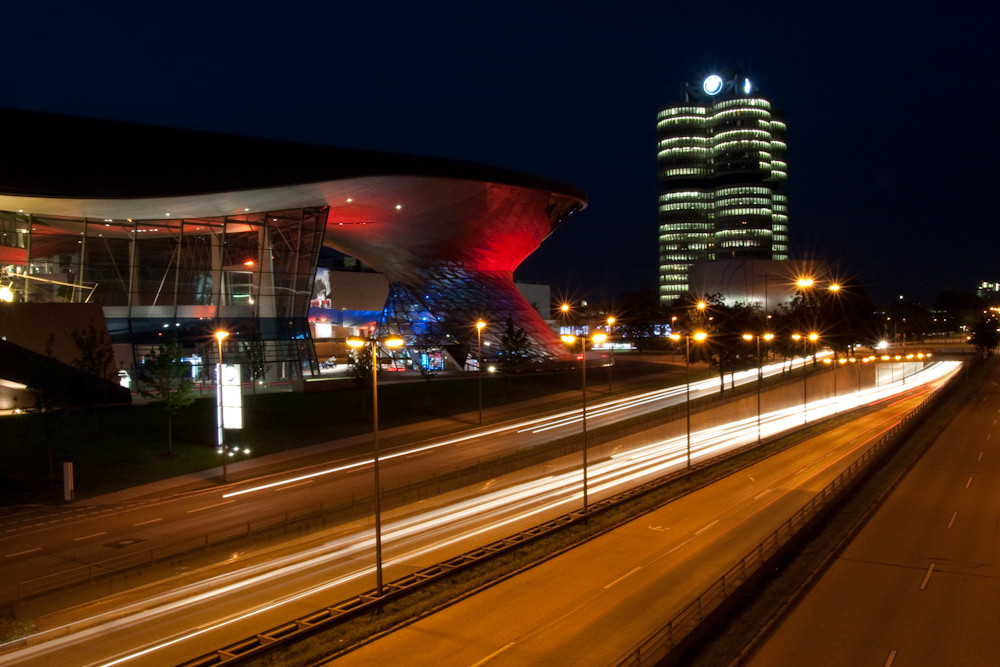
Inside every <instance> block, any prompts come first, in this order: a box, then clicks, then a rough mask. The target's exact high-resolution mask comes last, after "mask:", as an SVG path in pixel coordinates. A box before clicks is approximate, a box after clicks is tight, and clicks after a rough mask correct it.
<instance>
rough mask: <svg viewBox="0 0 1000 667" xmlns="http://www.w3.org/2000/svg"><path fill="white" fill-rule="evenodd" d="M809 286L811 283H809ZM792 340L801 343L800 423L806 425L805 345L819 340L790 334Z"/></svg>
mask: <svg viewBox="0 0 1000 667" xmlns="http://www.w3.org/2000/svg"><path fill="white" fill-rule="evenodd" d="M810 284H812V283H811V282H810ZM792 338H793V339H795V340H801V341H802V423H803V424H806V423H808V421H809V408H808V407H807V406H808V405H809V403H808V402H807V400H806V357H807V356H808V355H807V354H806V345H808V343H809V342H810V341H811V342H813V343H815V342H816V341H817V340H819V334H818V333H815V332H813V333H810V334H809V335H807V336H803V335H802V334H797V333H795V334H792Z"/></svg>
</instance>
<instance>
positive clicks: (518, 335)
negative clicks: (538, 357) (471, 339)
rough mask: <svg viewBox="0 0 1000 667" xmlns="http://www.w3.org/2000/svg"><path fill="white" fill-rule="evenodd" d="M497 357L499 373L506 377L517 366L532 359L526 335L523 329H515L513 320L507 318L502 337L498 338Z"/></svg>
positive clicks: (529, 342)
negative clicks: (498, 348)
mask: <svg viewBox="0 0 1000 667" xmlns="http://www.w3.org/2000/svg"><path fill="white" fill-rule="evenodd" d="M497 357H498V358H499V361H500V371H501V372H502V373H504V374H506V375H510V374H511V373H513V372H514V371H515V370H516V369H517V367H518V366H520V365H521V364H523V363H524V362H525V361H530V360H531V359H532V358H533V354H532V348H531V340H530V339H529V338H528V334H526V333H524V329H520V328H518V329H515V328H514V319H513V318H511V317H509V316H508V317H507V322H506V327H505V328H504V331H503V335H502V336H500V350H499V351H498V353H497Z"/></svg>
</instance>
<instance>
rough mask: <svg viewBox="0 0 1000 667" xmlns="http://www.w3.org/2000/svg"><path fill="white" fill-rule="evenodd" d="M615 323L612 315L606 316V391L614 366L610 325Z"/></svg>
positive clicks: (609, 389)
mask: <svg viewBox="0 0 1000 667" xmlns="http://www.w3.org/2000/svg"><path fill="white" fill-rule="evenodd" d="M614 323H615V318H614V316H609V317H608V340H607V342H608V393H609V394H610V393H611V371H612V370H613V369H614V366H615V348H614V346H613V345H612V344H611V325H612V324H614Z"/></svg>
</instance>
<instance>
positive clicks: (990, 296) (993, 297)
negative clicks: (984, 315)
mask: <svg viewBox="0 0 1000 667" xmlns="http://www.w3.org/2000/svg"><path fill="white" fill-rule="evenodd" d="M976 296H978V297H979V298H980V299H982V300H983V301H985V302H986V304H987V305H989V306H997V305H1000V282H989V281H986V280H984V281H983V282H981V283H980V284H979V287H977V288H976Z"/></svg>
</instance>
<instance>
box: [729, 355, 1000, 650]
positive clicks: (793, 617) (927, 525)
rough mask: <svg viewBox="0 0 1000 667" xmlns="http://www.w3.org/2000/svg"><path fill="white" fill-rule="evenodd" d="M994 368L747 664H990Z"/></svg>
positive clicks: (996, 546)
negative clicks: (970, 398)
mask: <svg viewBox="0 0 1000 667" xmlns="http://www.w3.org/2000/svg"><path fill="white" fill-rule="evenodd" d="M998 382H1000V369H997V368H996V367H994V372H993V373H992V375H991V376H990V377H989V378H988V379H987V380H986V381H985V382H984V383H983V385H982V386H981V388H980V391H979V393H978V394H977V395H976V396H975V397H974V400H973V401H971V402H969V403H968V404H966V405H965V406H964V407H963V408H962V410H961V411H960V412H959V413H958V414H956V415H955V418H954V419H953V420H952V421H951V423H950V425H949V426H948V428H947V429H946V430H945V431H944V432H943V433H942V434H941V435H940V436H939V437H938V438H937V439H936V440H935V441H934V443H933V444H932V445H931V447H930V449H929V450H928V451H927V452H926V453H925V454H924V456H923V457H922V458H921V459H920V461H919V462H918V463H917V464H916V466H915V467H914V468H913V470H911V471H910V472H909V473H908V474H907V476H906V477H905V478H904V479H903V480H902V482H901V483H900V484H899V486H898V487H897V488H896V489H895V490H894V491H893V492H892V494H891V495H890V496H889V498H888V499H887V500H886V502H885V503H884V504H883V505H882V507H880V508H879V510H878V512H877V513H876V514H875V515H874V516H873V517H872V519H871V520H870V521H869V522H868V524H867V525H866V526H865V527H864V528H863V529H862V530H861V531H860V532H859V534H858V535H857V536H856V537H855V538H854V540H852V541H851V543H850V544H849V545H848V546H847V548H846V549H845V550H844V551H843V553H841V554H840V556H839V557H838V558H837V559H836V561H835V562H834V563H833V564H832V565H831V566H830V568H829V569H828V570H827V571H826V573H825V574H824V575H823V576H822V577H821V578H820V580H819V581H818V582H817V583H816V585H815V586H814V587H813V588H812V589H811V590H810V591H809V593H808V594H807V595H806V596H805V597H804V598H803V599H802V600H801V602H800V603H799V604H798V605H797V606H796V608H795V609H794V611H792V613H791V614H790V615H789V616H788V617H787V618H786V619H785V620H784V622H783V623H782V624H781V625H780V627H779V628H778V629H777V630H776V631H775V632H774V634H773V635H772V636H771V637H770V638H769V640H768V641H767V642H766V643H765V644H764V645H763V646H761V647H760V649H759V650H758V651H757V653H756V654H755V655H754V656H753V657H752V659H751V660H750V661H749V664H750V665H753V666H755V667H756V666H760V667H764V666H765V665H767V666H770V665H796V664H808V665H812V666H816V667H822V666H824V665H830V666H831V667H833V666H840V665H876V666H879V667H881V666H885V667H889V665H892V666H893V667H903V666H906V665H920V666H923V665H965V666H980V665H982V666H984V667H985V666H994V665H998V664H1000V633H998V632H997V623H998V618H1000V428H998V419H1000V385H998Z"/></svg>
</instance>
